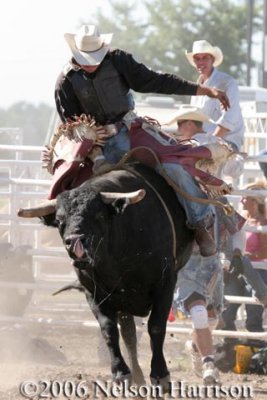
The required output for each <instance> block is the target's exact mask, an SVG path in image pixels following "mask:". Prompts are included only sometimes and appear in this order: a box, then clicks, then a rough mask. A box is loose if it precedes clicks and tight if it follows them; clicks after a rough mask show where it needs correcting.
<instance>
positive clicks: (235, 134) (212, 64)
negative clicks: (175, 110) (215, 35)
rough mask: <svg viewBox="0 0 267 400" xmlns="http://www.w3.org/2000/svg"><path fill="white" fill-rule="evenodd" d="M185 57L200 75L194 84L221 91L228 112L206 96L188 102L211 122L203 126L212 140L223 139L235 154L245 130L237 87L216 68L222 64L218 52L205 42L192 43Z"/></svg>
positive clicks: (226, 75) (232, 79)
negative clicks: (227, 98) (190, 49)
mask: <svg viewBox="0 0 267 400" xmlns="http://www.w3.org/2000/svg"><path fill="white" fill-rule="evenodd" d="M185 54H186V57H187V59H188V61H189V63H190V64H191V65H193V66H194V67H195V68H196V70H197V72H198V74H199V77H198V80H197V82H198V83H199V84H202V85H204V86H206V85H207V86H212V85H214V86H216V87H218V88H220V89H221V90H224V91H225V92H226V93H227V95H228V97H229V100H230V105H231V108H230V109H229V110H223V109H222V108H221V107H220V104H219V102H218V101H216V100H213V99H209V98H208V97H207V96H205V95H204V96H199V97H197V98H191V104H192V105H194V106H197V107H199V108H201V109H202V111H203V112H204V113H205V114H206V115H208V116H209V118H211V119H212V120H213V121H214V123H210V122H205V123H204V130H205V131H206V132H207V133H208V134H212V135H213V136H215V137H221V138H223V139H224V140H225V141H227V142H228V143H230V144H231V146H232V148H233V149H234V150H239V149H240V148H241V146H242V144H243V141H244V130H245V128H244V121H243V117H242V114H241V109H240V104H239V92H238V85H237V83H236V81H235V80H234V78H232V77H231V76H230V75H228V74H226V73H225V72H222V71H219V70H218V69H217V68H216V67H218V66H219V65H220V64H221V63H222V61H223V53H222V51H221V49H220V48H219V47H215V46H212V45H211V44H210V43H209V42H208V41H207V40H198V41H195V42H194V43H193V48H192V51H191V52H188V51H186V53H185Z"/></svg>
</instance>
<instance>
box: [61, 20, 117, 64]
mask: <svg viewBox="0 0 267 400" xmlns="http://www.w3.org/2000/svg"><path fill="white" fill-rule="evenodd" d="M112 36H113V33H107V34H104V35H103V34H100V33H99V31H98V28H97V27H96V26H95V25H82V26H81V28H80V29H79V31H78V33H65V35H64V37H65V39H66V42H67V43H68V45H69V46H70V49H71V51H72V54H73V57H74V58H75V60H76V61H77V62H78V63H79V64H80V65H99V64H100V63H101V61H102V60H103V58H104V57H105V55H106V54H107V52H108V50H109V44H110V42H111V40H112Z"/></svg>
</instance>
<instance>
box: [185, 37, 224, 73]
mask: <svg viewBox="0 0 267 400" xmlns="http://www.w3.org/2000/svg"><path fill="white" fill-rule="evenodd" d="M201 53H208V54H211V55H212V56H213V57H214V63H213V65H214V67H218V65H220V64H221V63H222V61H223V53H222V51H221V49H220V48H219V47H215V46H212V45H211V44H210V43H209V42H208V41H207V40H197V41H195V42H194V43H193V47H192V51H191V52H188V51H187V50H186V51H185V55H186V57H187V59H188V61H189V62H190V64H191V65H193V66H195V63H194V58H193V57H194V55H195V54H201Z"/></svg>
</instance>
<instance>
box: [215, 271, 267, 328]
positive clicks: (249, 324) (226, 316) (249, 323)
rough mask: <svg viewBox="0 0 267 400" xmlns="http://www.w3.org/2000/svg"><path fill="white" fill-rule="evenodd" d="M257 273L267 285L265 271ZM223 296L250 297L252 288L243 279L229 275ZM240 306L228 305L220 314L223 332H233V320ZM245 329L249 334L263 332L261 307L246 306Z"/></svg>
mask: <svg viewBox="0 0 267 400" xmlns="http://www.w3.org/2000/svg"><path fill="white" fill-rule="evenodd" d="M257 272H258V273H259V274H260V276H261V278H262V279H263V281H264V282H265V283H267V271H265V270H262V269H258V270H257ZM224 294H225V295H232V296H247V297H251V296H252V288H251V286H250V285H249V284H248V283H247V282H246V281H245V279H244V278H243V277H242V276H241V277H237V276H236V275H235V274H231V275H230V276H229V278H228V280H227V282H226V284H225V290H224ZM240 305H241V304H234V303H230V304H229V305H228V307H227V308H226V310H225V311H224V312H223V313H222V318H223V322H224V324H225V326H224V328H223V329H225V330H228V331H229V330H230V331H235V330H236V326H235V320H236V314H237V310H238V308H239V307H240ZM245 308H246V314H247V318H246V328H247V330H248V331H249V332H264V329H263V321H262V314H263V311H264V308H263V306H261V305H254V304H246V305H245Z"/></svg>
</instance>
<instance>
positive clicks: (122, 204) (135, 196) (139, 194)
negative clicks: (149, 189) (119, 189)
mask: <svg viewBox="0 0 267 400" xmlns="http://www.w3.org/2000/svg"><path fill="white" fill-rule="evenodd" d="M145 194H146V191H145V190H144V189H139V190H136V191H135V192H128V193H115V192H100V196H101V198H102V201H103V203H105V204H110V205H112V206H113V208H114V210H115V211H116V213H118V214H120V213H123V211H124V210H125V209H126V207H127V206H128V205H130V204H136V203H139V201H141V200H142V199H143V198H144V197H145Z"/></svg>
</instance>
